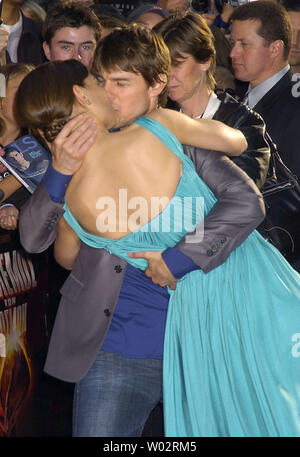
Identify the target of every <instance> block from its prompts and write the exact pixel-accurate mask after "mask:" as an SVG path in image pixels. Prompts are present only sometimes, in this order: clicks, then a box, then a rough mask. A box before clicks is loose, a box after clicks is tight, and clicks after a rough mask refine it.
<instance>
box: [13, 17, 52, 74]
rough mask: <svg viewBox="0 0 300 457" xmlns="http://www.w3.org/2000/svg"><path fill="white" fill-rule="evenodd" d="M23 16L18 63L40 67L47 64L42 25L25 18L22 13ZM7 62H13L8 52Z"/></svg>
mask: <svg viewBox="0 0 300 457" xmlns="http://www.w3.org/2000/svg"><path fill="white" fill-rule="evenodd" d="M21 14H22V20H23V27H22V35H21V38H20V41H19V45H18V50H17V56H18V62H19V63H30V64H33V65H40V64H41V63H44V62H46V56H45V54H44V50H43V38H42V25H41V24H40V23H39V22H37V21H34V20H33V19H30V18H28V17H26V16H24V14H23V13H22V12H21ZM6 61H7V63H10V62H11V60H10V57H9V54H8V52H6Z"/></svg>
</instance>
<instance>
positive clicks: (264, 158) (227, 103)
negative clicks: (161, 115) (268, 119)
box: [167, 92, 270, 189]
mask: <svg viewBox="0 0 300 457" xmlns="http://www.w3.org/2000/svg"><path fill="white" fill-rule="evenodd" d="M220 98H221V97H220ZM167 108H169V109H175V110H179V109H180V107H179V105H178V104H177V103H176V102H173V101H172V100H171V99H168V103H167ZM213 119H215V120H217V121H221V122H224V124H227V125H229V126H230V127H233V128H236V129H239V130H241V131H242V132H243V134H244V135H245V138H246V140H247V142H248V148H247V149H246V151H244V152H243V154H242V155H240V156H239V157H230V158H231V160H232V161H233V162H235V164H236V165H238V166H239V167H240V168H241V169H242V170H243V171H244V172H245V173H247V175H248V176H249V177H250V178H251V179H252V180H253V181H254V182H255V184H256V185H257V187H258V188H259V189H261V188H262V186H263V184H264V182H265V180H266V176H267V172H268V168H269V161H270V148H269V145H268V142H267V140H266V138H265V123H264V121H263V119H262V117H261V116H260V115H259V114H257V113H256V112H255V111H253V110H251V109H250V108H249V107H248V106H245V105H242V104H241V103H240V102H238V101H237V100H236V99H235V98H233V97H232V96H231V95H230V94H229V93H228V92H225V93H224V94H223V96H222V98H221V105H220V106H219V108H218V110H217V111H216V113H215V115H214V117H213ZM192 149H193V148H192V147H191V146H187V147H184V150H185V152H186V153H187V154H188V155H190V154H192ZM187 151H188V152H187Z"/></svg>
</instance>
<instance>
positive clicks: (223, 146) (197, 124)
mask: <svg viewBox="0 0 300 457" xmlns="http://www.w3.org/2000/svg"><path fill="white" fill-rule="evenodd" d="M171 113H172V114H171V117H172V124H173V125H172V127H173V129H172V130H173V132H174V133H175V135H176V136H177V138H178V140H179V141H180V142H181V143H182V144H188V145H191V146H196V147H200V148H203V149H212V150H215V151H222V152H224V153H225V154H227V155H228V156H239V155H241V154H242V153H243V152H244V151H245V150H246V149H247V146H248V145H247V141H246V138H245V137H244V135H243V134H242V132H241V131H240V130H237V129H234V128H232V127H229V126H228V125H225V124H224V123H223V122H220V121H215V120H210V119H191V118H189V117H188V116H185V115H184V114H182V113H178V112H176V111H171ZM169 114H170V110H168V115H169Z"/></svg>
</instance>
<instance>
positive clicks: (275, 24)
mask: <svg viewBox="0 0 300 457" xmlns="http://www.w3.org/2000/svg"><path fill="white" fill-rule="evenodd" d="M248 20H250V21H251V20H253V21H255V20H256V21H260V23H261V25H260V26H259V27H258V30H257V32H256V33H257V34H258V35H259V36H261V37H262V38H264V40H265V41H266V43H267V44H268V45H270V44H271V43H272V42H273V41H276V40H282V41H283V44H284V52H283V58H284V59H285V60H286V59H288V56H289V53H290V49H291V43H292V26H291V21H290V18H289V15H288V13H287V11H286V10H285V8H284V7H283V6H282V5H280V4H279V3H275V2H273V1H270V0H258V1H255V2H250V3H244V4H243V5H241V6H239V7H238V8H236V9H235V10H234V11H233V13H232V15H231V21H248Z"/></svg>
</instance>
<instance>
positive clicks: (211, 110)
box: [202, 92, 221, 119]
mask: <svg viewBox="0 0 300 457" xmlns="http://www.w3.org/2000/svg"><path fill="white" fill-rule="evenodd" d="M220 105H221V100H220V99H219V98H218V97H217V95H216V94H215V93H214V92H212V93H211V94H210V97H209V100H208V104H207V106H206V108H205V111H204V113H203V115H202V118H203V119H212V118H213V117H214V115H215V113H216V112H217V111H218V109H219V107H220Z"/></svg>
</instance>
